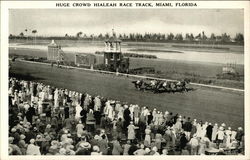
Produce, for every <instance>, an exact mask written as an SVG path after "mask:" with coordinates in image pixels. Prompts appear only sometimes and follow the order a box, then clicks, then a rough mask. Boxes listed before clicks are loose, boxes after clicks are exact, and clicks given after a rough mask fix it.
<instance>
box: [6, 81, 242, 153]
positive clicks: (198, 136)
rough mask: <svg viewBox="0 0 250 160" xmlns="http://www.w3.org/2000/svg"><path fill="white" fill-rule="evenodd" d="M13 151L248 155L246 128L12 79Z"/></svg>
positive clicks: (11, 126)
mask: <svg viewBox="0 0 250 160" xmlns="http://www.w3.org/2000/svg"><path fill="white" fill-rule="evenodd" d="M8 141H9V155H205V154H206V155H207V154H216V155H226V154H235V155H238V154H244V131H243V128H242V127H239V128H236V129H233V128H231V127H229V126H226V124H225V123H223V124H217V123H215V124H211V123H209V122H206V121H205V122H202V121H198V120H196V119H191V118H190V117H185V116H181V115H179V114H173V113H172V112H170V111H164V112H163V111H159V110H157V108H153V109H152V110H151V108H148V107H146V106H142V107H140V106H139V105H137V104H128V103H124V102H120V101H117V100H111V99H106V98H104V97H101V96H98V95H97V96H91V95H89V94H87V93H79V92H76V91H70V90H68V89H62V88H56V87H53V86H49V85H45V84H43V83H39V82H33V81H25V80H17V79H16V78H10V79H9V140H8Z"/></svg>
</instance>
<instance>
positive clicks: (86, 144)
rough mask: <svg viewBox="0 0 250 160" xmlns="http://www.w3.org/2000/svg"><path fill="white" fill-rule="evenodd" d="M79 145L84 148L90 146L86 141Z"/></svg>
mask: <svg viewBox="0 0 250 160" xmlns="http://www.w3.org/2000/svg"><path fill="white" fill-rule="evenodd" d="M80 147H82V148H85V149H89V148H91V145H90V144H89V143H88V142H83V143H81V144H80Z"/></svg>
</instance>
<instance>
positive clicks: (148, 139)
mask: <svg viewBox="0 0 250 160" xmlns="http://www.w3.org/2000/svg"><path fill="white" fill-rule="evenodd" d="M145 134H146V135H145V139H144V145H145V146H146V147H149V146H150V144H151V137H150V134H151V129H150V126H147V128H146V129H145Z"/></svg>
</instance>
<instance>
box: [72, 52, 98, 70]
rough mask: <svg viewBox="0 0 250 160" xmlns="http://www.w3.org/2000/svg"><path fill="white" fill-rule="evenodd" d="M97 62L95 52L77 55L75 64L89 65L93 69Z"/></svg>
mask: <svg viewBox="0 0 250 160" xmlns="http://www.w3.org/2000/svg"><path fill="white" fill-rule="evenodd" d="M95 63H96V56H95V55H93V54H76V55H75V65H77V66H87V67H90V68H91V69H93V67H94V64H95Z"/></svg>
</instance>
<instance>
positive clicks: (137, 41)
mask: <svg viewBox="0 0 250 160" xmlns="http://www.w3.org/2000/svg"><path fill="white" fill-rule="evenodd" d="M78 2H79V4H78V5H81V3H80V1H78ZM55 3H56V2H55ZM214 3H215V2H214ZM70 4H71V5H72V4H74V5H76V4H77V3H70ZM57 5H59V4H57ZM61 5H63V4H61ZM92 5H93V3H92ZM100 5H101V6H102V7H99V8H87V9H86V8H81V9H74V8H67V9H65V8H60V9H59V8H30V7H29V8H25V7H24V8H9V9H8V13H7V14H8V17H6V18H7V19H8V21H7V22H8V32H7V34H8V37H7V38H8V39H7V41H8V42H7V46H6V48H8V49H7V50H8V52H7V53H2V54H5V56H7V57H8V63H7V62H6V65H7V66H8V77H3V76H2V75H1V80H2V79H4V78H5V79H6V82H7V81H8V82H7V83H8V84H4V85H5V86H8V89H7V90H6V91H5V92H6V93H5V95H6V96H1V100H2V99H5V101H6V102H7V103H6V104H7V105H8V106H2V105H1V108H2V107H5V108H6V111H7V112H6V113H5V114H6V115H7V116H6V117H7V120H6V123H5V124H4V126H5V127H6V129H5V132H7V133H6V135H7V137H6V138H5V139H6V142H7V143H8V144H6V147H7V148H8V153H7V154H8V157H12V156H15V157H17V158H18V157H22V156H26V155H29V156H35V157H37V156H42V157H44V156H45V157H46V156H70V157H74V156H83V155H84V156H97V155H99V156H158V155H161V156H190V157H192V156H203V157H204V156H206V157H210V156H217V155H218V156H219V155H221V156H226V157H228V156H229V157H230V156H238V157H241V156H245V155H246V153H245V152H246V147H245V146H246V141H245V135H246V133H245V131H246V125H247V124H246V117H248V116H249V113H246V111H249V109H247V110H246V107H247V106H248V107H249V104H247V103H246V101H245V100H246V97H245V94H246V92H245V91H246V76H249V75H246V67H245V66H246V64H245V63H246V58H249V56H248V57H247V56H246V55H249V53H246V46H245V45H246V40H245V38H246V37H247V36H248V37H249V35H246V31H245V30H246V28H245V27H244V26H245V23H246V21H245V20H244V13H246V12H244V8H220V7H218V8H216V7H215V8H208V9H206V8H189V9H185V8H174V9H169V8H157V9H156V8H155V5H164V3H162V4H157V3H154V7H153V8H146V9H144V8H123V9H119V8H112V3H111V2H110V3H109V4H108V3H105V4H102V3H100ZM105 5H107V6H106V7H105ZM116 5H121V4H119V3H118V4H116ZM124 5H125V2H124ZM141 5H143V4H141ZM145 5H146V4H145ZM165 5H167V4H165ZM169 5H170V4H169ZM173 5H175V3H173ZM193 5H194V4H193ZM53 7H54V6H53ZM140 7H141V6H140ZM248 14H249V13H248ZM248 29H249V28H248ZM2 54H1V57H2V56H3V55H2ZM1 74H2V73H1ZM7 79H8V80H7ZM1 85H3V84H2V82H1ZM6 88H7V87H6ZM1 92H2V89H1ZM246 105H247V106H246ZM1 125H2V124H1ZM248 125H249V124H248ZM1 132H3V130H1ZM5 154H6V153H5Z"/></svg>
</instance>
